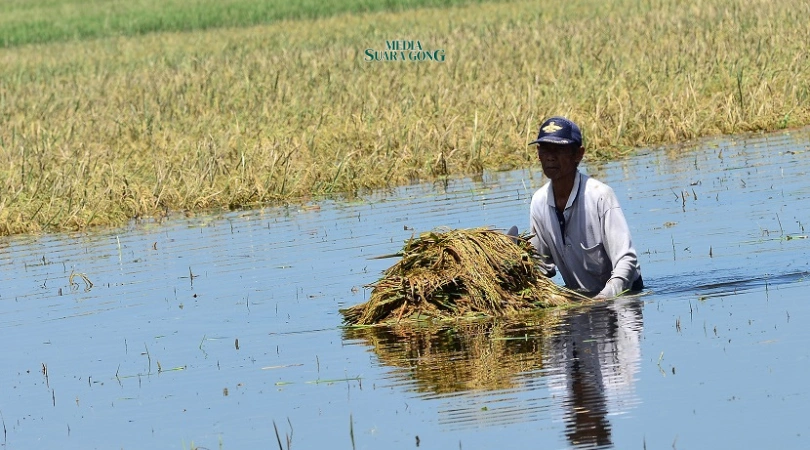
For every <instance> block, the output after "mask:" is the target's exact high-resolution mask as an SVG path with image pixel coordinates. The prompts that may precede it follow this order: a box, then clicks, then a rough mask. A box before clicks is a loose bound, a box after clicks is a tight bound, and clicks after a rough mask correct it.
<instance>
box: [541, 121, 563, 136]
mask: <svg viewBox="0 0 810 450" xmlns="http://www.w3.org/2000/svg"><path fill="white" fill-rule="evenodd" d="M559 130H562V127H561V126H559V125H557V124H556V123H554V121H553V120H552V121H551V122H549V123H548V125H546V126H544V127H543V131H544V132H546V133H553V132H555V131H559Z"/></svg>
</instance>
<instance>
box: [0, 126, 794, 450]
mask: <svg viewBox="0 0 810 450" xmlns="http://www.w3.org/2000/svg"><path fill="white" fill-rule="evenodd" d="M809 149H810V132H809V131H808V130H798V131H793V132H790V133H781V134H773V135H766V136H756V137H738V138H725V139H719V140H712V141H706V142H704V143H702V144H701V145H700V147H699V148H698V149H695V150H688V151H687V150H683V151H680V150H671V149H670V150H650V151H647V152H644V153H643V154H641V155H639V156H638V157H635V158H633V159H630V160H627V161H622V162H618V163H611V164H607V165H605V166H603V167H595V166H590V165H587V164H586V166H585V167H584V168H583V170H584V171H586V172H588V173H590V174H592V175H595V176H597V177H598V178H600V179H602V180H603V181H606V182H607V183H609V184H610V185H612V186H613V188H614V189H615V190H616V192H617V194H618V196H619V199H620V200H621V201H622V204H623V207H624V210H625V214H626V215H627V217H628V222H629V223H630V227H631V230H632V232H633V239H634V242H635V245H636V248H637V250H638V251H639V252H640V255H639V256H640V261H641V263H642V271H643V274H644V279H645V282H646V284H647V287H648V290H647V292H646V294H645V295H643V296H641V297H637V298H624V299H619V300H616V301H612V302H609V303H605V304H600V305H597V306H594V307H591V308H587V309H580V310H577V309H573V310H566V311H554V312H550V313H547V314H537V315H534V316H529V317H522V318H520V319H513V320H508V321H481V322H465V323H461V324H458V325H455V326H452V327H434V328H431V327H425V328H420V329H344V328H342V327H341V319H342V318H341V316H340V314H339V313H338V309H339V308H341V307H346V306H350V305H353V304H356V303H360V302H363V301H365V300H366V299H367V297H368V294H369V291H368V290H367V289H365V288H364V286H365V285H367V284H369V283H371V282H373V281H375V280H376V279H377V278H379V276H380V275H381V272H382V271H383V270H385V269H386V268H387V267H389V266H390V265H391V264H393V263H394V262H395V260H393V259H374V258H373V257H375V256H378V255H385V254H390V253H394V252H396V251H397V250H399V249H400V248H401V246H402V244H403V242H404V241H405V240H406V239H408V238H409V237H410V236H411V235H412V234H414V233H419V232H422V231H427V230H430V229H433V228H436V227H440V226H447V227H451V228H468V227H477V226H482V225H492V226H495V227H503V228H506V227H509V226H511V225H513V224H517V225H518V226H520V227H521V229H523V228H525V227H526V226H527V225H528V209H529V200H530V197H531V194H532V192H533V191H534V190H535V189H537V188H538V187H539V186H540V185H541V184H542V183H544V182H545V181H544V179H543V178H542V176H541V173H540V172H539V168H538V169H535V170H531V171H515V172H504V173H495V174H487V175H486V176H485V177H484V178H483V179H480V180H458V181H451V182H449V183H446V184H431V185H419V186H411V187H407V188H402V189H397V190H394V191H391V192H386V193H380V194H376V195H374V196H369V197H366V198H364V199H361V200H360V201H354V202H332V201H327V202H322V203H319V204H317V205H316V204H311V205H307V206H305V207H290V208H267V209H263V210H256V211H243V212H232V213H226V214H220V215H212V216H197V217H183V218H182V219H173V220H169V221H167V222H165V223H162V224H148V223H138V224H132V225H131V226H129V227H128V228H126V229H122V230H111V231H93V232H90V233H80V234H54V235H45V236H19V237H10V238H0V335H2V337H3V342H4V350H3V352H2V353H3V358H2V365H0V383H1V384H2V391H0V392H2V393H1V394H0V419H2V426H3V435H2V437H0V446H2V447H4V448H9V449H30V448H83V449H90V448H100V449H108V448H123V449H140V448H144V449H145V448H167V449H168V448H176V449H184V448H189V449H190V448H196V447H200V448H208V449H215V448H223V449H245V448H277V447H281V448H284V449H287V448H292V449H295V448H303V449H306V448H346V449H355V448H356V449H377V448H417V447H419V448H462V449H483V448H487V449H489V448H501V447H504V446H508V447H511V448H527V447H532V448H544V449H552V448H561V449H562V448H616V449H639V450H641V449H646V448H650V449H656V448H675V449H690V448H691V449H694V448H785V449H786V448H808V447H810V422H808V421H807V417H806V415H807V413H808V404H810V389H808V388H807V387H806V382H805V381H806V380H805V378H806V374H807V372H808V370H810V345H808V344H810V327H808V326H807V324H808V322H810V302H808V301H807V298H808V295H807V291H806V290H807V288H808V287H810V283H809V282H808V280H807V276H808V273H809V272H810V264H809V263H808V254H810V240H808V239H807V235H808V234H810V230H808V231H807V232H806V231H805V227H806V226H810V209H808V208H807V205H808V201H810V198H809V197H810V177H808V171H809V170H810V158H808V150H809ZM557 281H558V282H561V280H559V278H557Z"/></svg>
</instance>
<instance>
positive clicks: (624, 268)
mask: <svg viewBox="0 0 810 450" xmlns="http://www.w3.org/2000/svg"><path fill="white" fill-rule="evenodd" d="M603 226H604V233H605V234H604V241H603V242H604V245H605V251H606V252H607V254H608V256H609V257H610V261H611V262H612V264H613V272H612V274H611V278H610V280H609V281H608V285H606V286H605V290H610V291H614V290H617V289H619V288H620V289H619V291H618V292H615V293H613V292H611V293H613V295H612V296H613V297H615V296H616V295H618V294H619V293H621V292H622V291H624V290H627V289H629V288H630V286H631V285H632V283H633V281H635V279H636V278H637V277H638V256H637V255H636V250H635V248H633V240H632V238H631V237H630V228H629V227H628V226H627V220H626V219H625V217H624V213H623V212H622V209H621V208H620V207H619V206H618V205H616V206H613V207H611V208H609V209H608V210H607V211H606V212H605V215H604V220H603ZM617 279H618V280H621V283H618V282H614V281H613V280H617Z"/></svg>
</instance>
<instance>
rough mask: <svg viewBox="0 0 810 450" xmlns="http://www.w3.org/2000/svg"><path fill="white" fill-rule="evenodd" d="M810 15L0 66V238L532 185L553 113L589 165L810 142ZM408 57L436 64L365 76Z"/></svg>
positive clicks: (364, 31) (248, 42) (405, 65)
mask: <svg viewBox="0 0 810 450" xmlns="http://www.w3.org/2000/svg"><path fill="white" fill-rule="evenodd" d="M0 1H2V0H0ZM54 4H62V3H59V2H55V3H54ZM4 5H8V3H4ZM0 17H2V16H0ZM806 17H810V4H808V3H802V2H772V1H765V0H755V1H744V0H703V1H702V2H701V3H700V5H699V7H698V6H691V5H690V6H684V5H683V2H681V1H679V0H649V1H645V0H616V1H613V2H607V3H606V2H603V1H601V0H572V1H570V2H564V3H559V2H553V1H550V0H541V1H539V2H538V1H532V2H522V1H516V2H511V3H482V4H475V5H468V6H463V7H448V8H444V9H435V8H423V9H414V10H409V11H404V12H377V13H367V14H346V15H341V16H337V17H329V18H323V19H317V20H282V21H279V22H276V23H272V24H269V25H262V26H255V27H246V28H227V29H215V30H207V31H195V32H188V33H180V32H161V33H150V34H147V35H138V36H117V37H108V38H103V39H93V40H86V41H69V42H52V43H47V44H31V45H26V46H20V47H12V48H5V49H0V235H3V234H14V233H26V232H39V231H53V230H72V229H83V228H86V227H88V226H93V225H103V226H108V225H112V226H115V225H121V224H123V223H125V222H126V221H127V220H130V219H132V218H139V217H158V218H160V217H165V216H166V215H169V214H171V213H172V212H174V211H178V210H179V211H182V210H186V211H194V210H203V209H208V208H243V207H254V206H258V205H264V204H268V203H274V202H286V201H294V202H297V201H303V200H307V199H309V198H313V197H322V196H348V197H351V196H355V195H357V194H362V193H364V192H368V191H369V190H370V189H375V188H381V187H389V186H395V185H401V184H404V183H411V182H415V181H420V180H431V179H435V178H437V177H444V176H460V175H471V174H480V173H481V172H482V171H483V170H486V169H494V170H500V169H510V168H517V167H527V166H530V165H532V164H536V156H535V155H534V152H533V149H531V148H529V147H528V146H527V145H526V144H527V142H529V141H530V140H531V139H532V137H533V135H534V134H535V133H536V131H537V126H538V125H539V123H540V122H541V121H542V119H543V118H544V117H547V116H549V115H552V114H565V115H568V116H570V117H571V118H572V119H574V120H576V121H577V122H579V123H580V124H581V126H582V128H583V132H584V135H585V140H586V145H587V148H588V150H587V152H586V158H587V159H590V160H591V161H592V160H593V159H605V158H618V157H622V156H624V155H628V154H632V151H633V149H634V148H638V147H649V146H660V145H664V144H680V143H684V142H688V141H690V140H693V139H695V138H698V137H702V136H710V135H722V134H734V133H741V132H751V131H770V130H777V129H782V128H790V127H796V126H802V125H807V124H810V50H808V48H807V46H806V43H807V42H810V27H807V26H806ZM403 38H404V39H415V40H419V41H420V42H421V44H422V45H423V46H424V47H425V48H427V49H443V50H444V51H445V55H446V60H445V62H442V63H437V62H375V63H369V62H366V61H364V58H363V54H364V51H365V49H368V48H371V49H375V50H383V49H384V48H385V46H386V41H387V40H392V39H403ZM679 151H680V150H679ZM675 153H677V152H675Z"/></svg>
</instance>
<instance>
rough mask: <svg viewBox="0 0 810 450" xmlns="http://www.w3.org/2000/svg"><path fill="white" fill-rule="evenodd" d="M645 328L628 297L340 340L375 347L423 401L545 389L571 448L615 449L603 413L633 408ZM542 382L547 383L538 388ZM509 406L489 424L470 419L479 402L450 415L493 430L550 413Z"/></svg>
mask: <svg viewBox="0 0 810 450" xmlns="http://www.w3.org/2000/svg"><path fill="white" fill-rule="evenodd" d="M641 331H642V302H641V301H640V300H639V299H638V298H635V299H633V298H626V299H619V300H616V301H614V302H610V303H603V304H598V305H593V306H590V307H587V308H579V309H570V310H557V311H549V312H543V313H538V315H534V316H531V317H522V318H520V319H519V320H509V321H504V320H500V321H496V320H486V321H475V322H466V323H459V324H454V325H453V326H449V327H448V326H443V327H439V326H427V325H425V326H413V327H412V326H398V327H393V328H387V327H370V328H347V329H345V330H344V339H345V340H360V341H362V342H363V343H365V344H367V345H369V346H371V348H372V349H373V350H374V352H375V353H376V354H377V356H378V357H379V359H380V361H381V362H382V363H383V364H385V365H387V366H392V367H396V368H397V370H395V371H394V373H393V374H392V376H393V377H394V378H396V379H399V380H400V381H403V382H405V383H408V384H409V385H410V386H411V389H412V390H415V391H417V392H420V393H423V394H426V395H425V396H427V397H429V396H434V395H436V394H444V395H445V397H446V396H447V394H452V393H458V394H459V395H463V394H467V397H466V398H467V401H469V402H475V397H476V394H475V392H480V391H502V392H505V391H509V394H510V395H513V396H515V395H517V396H521V395H522V396H524V397H525V396H527V395H529V396H534V397H537V395H536V393H534V392H530V391H533V390H535V389H541V388H542V386H546V387H547V388H548V389H549V390H550V391H551V394H552V395H549V396H548V397H553V398H554V399H555V400H553V402H552V403H553V404H557V405H558V406H560V407H562V410H563V421H564V422H565V427H566V432H565V434H566V437H567V439H568V441H569V442H570V444H571V445H573V446H576V447H594V446H596V447H605V446H611V445H612V438H611V431H610V430H611V425H610V421H609V415H614V414H620V413H624V412H626V411H627V410H628V409H629V408H631V407H632V406H634V404H635V400H634V392H633V383H634V380H635V373H636V372H637V370H638V364H639V359H640V356H641V354H640V347H639V341H640V337H641ZM538 377H539V378H540V379H542V380H544V381H545V383H537V382H536V380H535V379H537V378H538ZM489 397H490V400H491V399H492V395H490V396H489ZM461 400H462V401H464V400H463V398H461ZM512 400H513V403H515V402H516V403H519V405H520V406H519V407H514V406H509V405H501V409H502V411H501V412H500V413H499V414H496V413H494V412H493V411H489V415H490V416H491V417H489V418H488V419H487V420H482V419H481V414H476V413H474V410H475V411H477V410H479V409H481V408H479V406H480V405H473V406H471V407H467V408H464V407H458V406H454V407H453V408H452V409H450V410H448V411H449V412H451V413H452V414H453V415H454V416H455V417H454V418H453V419H454V420H451V422H454V423H455V424H456V425H459V423H458V422H460V421H462V420H466V421H468V422H475V425H482V424H487V425H494V424H495V423H503V422H515V421H520V416H523V417H522V419H523V420H524V421H525V420H542V419H544V418H547V415H544V414H542V412H543V410H546V409H548V410H551V409H553V408H551V406H552V405H546V406H545V407H543V406H537V405H536V404H531V405H530V404H529V403H536V399H535V401H533V402H526V401H525V399H523V400H522V401H518V400H514V399H512ZM544 401H548V400H544ZM503 402H506V400H504V401H502V403H503ZM465 409H466V411H465ZM538 412H540V414H538Z"/></svg>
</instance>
